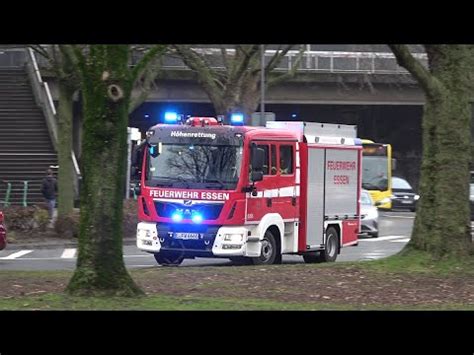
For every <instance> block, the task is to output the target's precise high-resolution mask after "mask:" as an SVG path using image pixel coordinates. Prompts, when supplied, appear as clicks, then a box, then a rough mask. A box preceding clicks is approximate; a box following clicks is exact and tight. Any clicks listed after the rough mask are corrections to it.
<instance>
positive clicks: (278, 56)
mask: <svg viewBox="0 0 474 355" xmlns="http://www.w3.org/2000/svg"><path fill="white" fill-rule="evenodd" d="M294 47H295V46H294V45H288V46H286V47H285V48H284V49H282V50H280V49H278V50H277V51H276V53H275V54H274V55H273V57H272V58H271V59H270V61H269V62H268V63H267V65H266V67H265V71H266V72H267V73H269V72H271V71H272V70H273V69H275V68H276V66H277V65H278V64H280V62H281V60H282V59H283V58H284V57H285V55H286V54H287V53H288V52H289V51H290V50H291V49H293V48H294Z"/></svg>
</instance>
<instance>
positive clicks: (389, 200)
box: [380, 197, 392, 205]
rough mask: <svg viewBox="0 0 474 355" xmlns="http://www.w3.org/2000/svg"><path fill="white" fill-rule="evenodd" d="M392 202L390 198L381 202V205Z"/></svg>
mask: <svg viewBox="0 0 474 355" xmlns="http://www.w3.org/2000/svg"><path fill="white" fill-rule="evenodd" d="M391 201H392V200H391V199H390V197H385V198H383V199H381V200H380V204H381V205H385V204H386V203H390V202H391Z"/></svg>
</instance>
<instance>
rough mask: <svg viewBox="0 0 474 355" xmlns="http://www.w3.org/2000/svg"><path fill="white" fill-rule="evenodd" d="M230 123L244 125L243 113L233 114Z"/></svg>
mask: <svg viewBox="0 0 474 355" xmlns="http://www.w3.org/2000/svg"><path fill="white" fill-rule="evenodd" d="M230 122H231V123H232V124H243V123H244V115H243V114H242V113H233V114H232V115H231V116H230Z"/></svg>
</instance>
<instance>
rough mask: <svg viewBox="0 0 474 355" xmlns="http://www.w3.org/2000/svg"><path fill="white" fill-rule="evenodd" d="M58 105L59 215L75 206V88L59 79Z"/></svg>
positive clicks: (64, 213) (64, 214) (61, 215)
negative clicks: (73, 147) (73, 128)
mask: <svg viewBox="0 0 474 355" xmlns="http://www.w3.org/2000/svg"><path fill="white" fill-rule="evenodd" d="M58 87H59V106H58V161H59V171H58V217H64V216H66V215H68V214H70V213H71V212H72V210H73V207H74V182H73V179H74V174H73V168H74V166H73V162H72V157H71V151H72V117H73V94H74V91H75V90H74V89H73V88H71V87H70V86H68V85H67V83H65V82H64V81H63V80H61V79H59V85H58Z"/></svg>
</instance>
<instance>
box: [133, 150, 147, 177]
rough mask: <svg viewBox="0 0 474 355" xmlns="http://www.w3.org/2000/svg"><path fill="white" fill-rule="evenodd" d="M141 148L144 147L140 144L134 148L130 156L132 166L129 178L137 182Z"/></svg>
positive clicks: (141, 159)
mask: <svg viewBox="0 0 474 355" xmlns="http://www.w3.org/2000/svg"><path fill="white" fill-rule="evenodd" d="M143 148H144V145H143V144H140V145H138V146H136V147H135V149H134V151H133V154H132V166H131V174H130V175H131V177H132V178H133V179H136V180H139V179H140V175H141V170H142V164H143Z"/></svg>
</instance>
